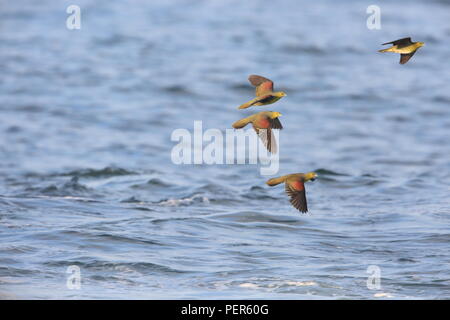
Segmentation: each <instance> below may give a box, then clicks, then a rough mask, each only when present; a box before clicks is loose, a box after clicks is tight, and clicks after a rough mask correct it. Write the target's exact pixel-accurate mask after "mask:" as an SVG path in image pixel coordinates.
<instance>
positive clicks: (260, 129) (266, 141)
mask: <svg viewBox="0 0 450 320" xmlns="http://www.w3.org/2000/svg"><path fill="white" fill-rule="evenodd" d="M280 116H281V113H279V112H273V111H261V112H258V113H255V114H252V115H251V116H249V117H247V118H244V119H241V120H238V121H236V122H235V123H233V125H232V126H233V128H235V129H241V128H243V127H245V126H246V125H247V124H249V123H251V124H252V126H253V129H255V131H256V133H257V134H258V136H259V137H260V139H261V140H262V142H263V145H264V146H265V147H266V148H267V150H268V151H269V152H271V153H277V144H276V139H275V136H274V134H273V132H272V129H280V130H281V129H283V126H282V125H281V122H280V120H279V119H278V117H280Z"/></svg>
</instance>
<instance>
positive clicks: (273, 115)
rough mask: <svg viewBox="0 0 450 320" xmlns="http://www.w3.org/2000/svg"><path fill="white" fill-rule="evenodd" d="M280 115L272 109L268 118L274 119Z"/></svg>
mask: <svg viewBox="0 0 450 320" xmlns="http://www.w3.org/2000/svg"><path fill="white" fill-rule="evenodd" d="M280 116H281V113H279V112H276V111H272V112H271V113H270V118H271V119H275V118H278V117H280Z"/></svg>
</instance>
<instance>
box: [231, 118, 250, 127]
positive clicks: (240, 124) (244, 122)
mask: <svg viewBox="0 0 450 320" xmlns="http://www.w3.org/2000/svg"><path fill="white" fill-rule="evenodd" d="M249 122H250V119H249V118H244V119H241V120H238V121H236V122H235V123H233V128H235V129H241V128H243V127H245V126H246V125H247V124H248V123H249Z"/></svg>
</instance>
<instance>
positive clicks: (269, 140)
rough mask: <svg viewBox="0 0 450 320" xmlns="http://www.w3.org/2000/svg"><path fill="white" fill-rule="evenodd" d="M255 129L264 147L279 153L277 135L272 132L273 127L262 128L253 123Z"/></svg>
mask: <svg viewBox="0 0 450 320" xmlns="http://www.w3.org/2000/svg"><path fill="white" fill-rule="evenodd" d="M253 129H255V131H256V133H257V134H258V137H259V138H260V139H261V141H262V144H263V145H264V147H266V149H267V150H268V151H269V152H271V153H277V150H278V147H277V142H276V139H275V135H274V134H273V132H272V129H271V128H267V129H260V128H258V127H256V126H255V125H253Z"/></svg>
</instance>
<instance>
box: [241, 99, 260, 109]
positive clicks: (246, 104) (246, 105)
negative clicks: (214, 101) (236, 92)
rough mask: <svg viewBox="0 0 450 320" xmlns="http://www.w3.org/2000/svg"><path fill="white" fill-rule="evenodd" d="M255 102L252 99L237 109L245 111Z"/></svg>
mask: <svg viewBox="0 0 450 320" xmlns="http://www.w3.org/2000/svg"><path fill="white" fill-rule="evenodd" d="M255 100H256V99H252V100H250V101H249V102H246V103H244V104H242V105H240V106H239V108H238V109H247V108H249V107H251V106H252V105H253V104H254V103H255Z"/></svg>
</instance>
